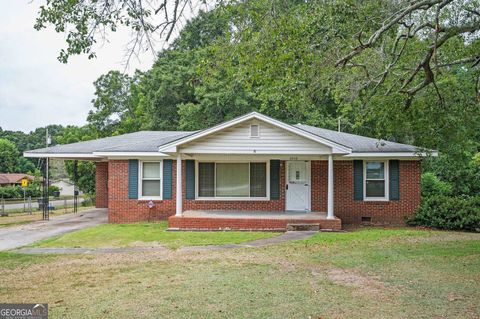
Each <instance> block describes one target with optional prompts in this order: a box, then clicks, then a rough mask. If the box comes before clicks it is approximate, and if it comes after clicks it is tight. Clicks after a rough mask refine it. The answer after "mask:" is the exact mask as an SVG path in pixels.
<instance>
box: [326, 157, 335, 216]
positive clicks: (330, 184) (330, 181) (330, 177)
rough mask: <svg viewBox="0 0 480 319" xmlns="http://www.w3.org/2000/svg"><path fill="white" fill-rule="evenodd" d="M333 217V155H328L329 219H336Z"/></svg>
mask: <svg viewBox="0 0 480 319" xmlns="http://www.w3.org/2000/svg"><path fill="white" fill-rule="evenodd" d="M334 218H335V216H334V215H333V155H331V154H330V155H328V200H327V219H334Z"/></svg>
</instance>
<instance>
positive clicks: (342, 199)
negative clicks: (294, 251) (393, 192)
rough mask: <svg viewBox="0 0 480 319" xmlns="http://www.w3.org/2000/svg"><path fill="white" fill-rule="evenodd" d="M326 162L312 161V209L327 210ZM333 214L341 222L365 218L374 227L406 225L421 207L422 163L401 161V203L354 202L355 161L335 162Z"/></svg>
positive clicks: (399, 201)
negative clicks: (408, 218) (376, 225)
mask: <svg viewBox="0 0 480 319" xmlns="http://www.w3.org/2000/svg"><path fill="white" fill-rule="evenodd" d="M327 168H328V163H327V161H312V210H315V211H326V210H327V178H328V170H327ZM333 168H334V169H333V176H334V185H335V191H334V208H333V209H334V213H335V216H337V217H338V218H340V219H341V220H342V223H344V224H345V223H360V222H361V218H362V216H366V217H371V218H372V223H374V224H394V225H395V224H403V223H404V218H405V216H409V215H411V214H413V212H414V211H415V209H416V208H417V207H418V205H419V204H420V174H421V171H420V161H400V200H398V201H355V200H354V199H353V161H335V162H334V165H333Z"/></svg>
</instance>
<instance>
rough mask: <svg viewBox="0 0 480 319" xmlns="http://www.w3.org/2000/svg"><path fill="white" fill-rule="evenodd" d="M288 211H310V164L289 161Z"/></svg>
mask: <svg viewBox="0 0 480 319" xmlns="http://www.w3.org/2000/svg"><path fill="white" fill-rule="evenodd" d="M285 178H286V182H287V185H286V196H285V197H286V203H285V206H286V209H287V210H297V211H309V210H310V162H309V161H288V162H287V172H286V177H285Z"/></svg>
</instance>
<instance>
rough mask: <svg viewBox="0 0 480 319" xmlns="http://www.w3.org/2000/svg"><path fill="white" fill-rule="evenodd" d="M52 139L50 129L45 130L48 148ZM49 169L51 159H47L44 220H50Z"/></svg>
mask: <svg viewBox="0 0 480 319" xmlns="http://www.w3.org/2000/svg"><path fill="white" fill-rule="evenodd" d="M50 143H51V139H50V136H49V135H48V127H46V128H45V145H46V147H47V148H48V145H50ZM48 168H49V158H48V156H47V158H46V159H45V181H44V192H43V219H44V220H49V215H50V211H49V206H50V203H49V198H48V195H49V194H48V189H49V186H50V180H49V176H48Z"/></svg>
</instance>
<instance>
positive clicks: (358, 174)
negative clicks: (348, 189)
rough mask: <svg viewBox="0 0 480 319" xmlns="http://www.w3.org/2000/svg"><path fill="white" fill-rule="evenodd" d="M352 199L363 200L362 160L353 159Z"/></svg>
mask: <svg viewBox="0 0 480 319" xmlns="http://www.w3.org/2000/svg"><path fill="white" fill-rule="evenodd" d="M353 199H354V200H363V161H360V160H355V161H353Z"/></svg>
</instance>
